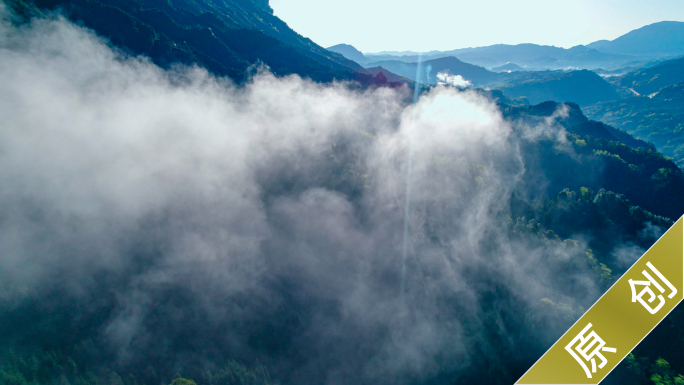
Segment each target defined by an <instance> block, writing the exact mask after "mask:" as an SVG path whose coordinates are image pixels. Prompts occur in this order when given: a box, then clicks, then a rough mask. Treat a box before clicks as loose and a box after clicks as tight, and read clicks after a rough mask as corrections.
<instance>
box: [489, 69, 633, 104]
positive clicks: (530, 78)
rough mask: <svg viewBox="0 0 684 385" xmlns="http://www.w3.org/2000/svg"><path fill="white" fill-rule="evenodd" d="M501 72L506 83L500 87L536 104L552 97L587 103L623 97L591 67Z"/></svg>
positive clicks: (509, 94) (508, 92)
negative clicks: (579, 69)
mask: <svg viewBox="0 0 684 385" xmlns="http://www.w3.org/2000/svg"><path fill="white" fill-rule="evenodd" d="M500 75H502V76H501V79H502V80H501V82H502V83H501V84H499V85H498V86H497V88H499V89H500V90H502V91H503V92H504V94H505V95H506V96H509V97H513V98H515V97H521V96H525V97H527V98H528V99H529V101H530V103H532V104H536V103H541V102H544V101H547V100H552V101H556V102H565V101H573V102H575V103H577V104H579V105H580V106H586V105H590V104H594V103H598V102H600V101H607V100H614V99H618V98H620V94H619V93H618V91H617V87H616V86H614V85H612V84H610V83H608V82H607V81H606V80H605V79H603V78H602V77H601V76H599V75H597V74H596V73H594V72H592V71H588V70H581V71H538V72H514V73H510V74H500Z"/></svg>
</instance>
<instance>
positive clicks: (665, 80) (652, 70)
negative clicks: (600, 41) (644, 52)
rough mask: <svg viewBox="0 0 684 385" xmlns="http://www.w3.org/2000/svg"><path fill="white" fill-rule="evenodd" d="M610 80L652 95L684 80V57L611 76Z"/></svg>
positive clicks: (643, 93) (640, 92) (621, 85)
mask: <svg viewBox="0 0 684 385" xmlns="http://www.w3.org/2000/svg"><path fill="white" fill-rule="evenodd" d="M608 81H609V82H611V83H613V84H616V85H619V86H620V87H625V88H631V89H633V90H635V91H636V92H638V93H639V94H641V95H650V94H652V93H654V92H656V91H658V90H659V89H661V88H662V87H665V86H669V85H672V84H675V83H679V82H683V81H684V57H681V58H678V59H672V60H667V61H664V62H662V63H659V64H657V65H654V66H652V67H649V68H645V69H640V70H637V71H633V72H629V73H627V74H624V75H622V76H615V77H611V78H608Z"/></svg>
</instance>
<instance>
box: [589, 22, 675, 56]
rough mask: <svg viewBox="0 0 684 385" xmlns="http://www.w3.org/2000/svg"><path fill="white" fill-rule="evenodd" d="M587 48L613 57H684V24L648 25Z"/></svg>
mask: <svg viewBox="0 0 684 385" xmlns="http://www.w3.org/2000/svg"><path fill="white" fill-rule="evenodd" d="M587 47H589V48H593V49H596V50H599V51H602V52H606V53H610V54H615V55H631V56H641V57H648V58H655V57H666V56H679V55H684V22H680V21H661V22H659V23H653V24H649V25H647V26H644V27H641V28H639V29H635V30H633V31H631V32H628V33H626V34H624V35H622V36H620V37H618V38H617V39H615V40H612V41H609V40H599V41H595V42H593V43H591V44H587Z"/></svg>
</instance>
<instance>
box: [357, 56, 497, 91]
mask: <svg viewBox="0 0 684 385" xmlns="http://www.w3.org/2000/svg"><path fill="white" fill-rule="evenodd" d="M366 66H367V67H371V66H373V67H376V66H381V67H383V68H387V69H388V70H390V71H392V72H393V73H395V74H397V75H399V76H403V77H406V78H409V79H411V80H414V81H415V80H416V72H417V69H418V64H417V63H406V62H402V61H398V60H388V61H379V62H371V63H367V64H366ZM440 72H448V73H449V74H451V75H461V76H462V77H463V78H464V79H466V80H468V81H470V82H472V83H473V84H474V85H483V84H488V83H489V82H491V81H493V80H495V79H496V78H497V77H498V75H497V74H495V73H493V72H491V71H488V70H486V69H485V68H482V67H480V66H476V65H472V64H468V63H464V62H462V61H460V60H458V59H457V58H455V57H444V58H439V59H432V60H426V61H424V62H422V64H421V81H422V82H426V83H428V84H437V82H438V79H437V74H438V73H440Z"/></svg>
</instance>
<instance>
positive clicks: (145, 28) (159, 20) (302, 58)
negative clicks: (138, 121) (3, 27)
mask: <svg viewBox="0 0 684 385" xmlns="http://www.w3.org/2000/svg"><path fill="white" fill-rule="evenodd" d="M13 1H14V4H20V3H22V2H30V1H31V0H13ZM33 4H35V5H36V6H37V7H38V8H40V9H45V10H52V9H60V10H61V11H62V12H63V13H64V14H65V15H67V16H68V17H69V18H70V19H71V20H73V21H77V22H79V23H82V24H83V25H84V26H86V27H89V28H92V29H93V30H95V31H96V32H97V33H98V34H99V35H101V36H103V37H106V38H108V39H109V40H110V41H111V42H112V43H113V44H115V45H116V46H118V47H121V48H123V49H125V50H126V51H128V52H131V53H133V54H136V55H146V56H149V57H150V58H152V60H154V62H155V63H157V64H159V65H161V66H168V65H171V64H173V63H176V62H180V63H185V64H198V65H200V66H202V67H205V68H207V69H208V70H210V71H212V72H214V73H216V74H219V75H226V76H229V77H231V78H233V79H234V80H236V81H242V79H243V78H244V75H245V72H246V71H247V69H248V68H249V67H250V66H252V65H254V64H256V63H259V62H261V63H265V64H266V65H268V66H269V67H270V68H271V70H272V71H273V72H275V73H276V74H280V75H287V74H292V73H295V74H299V75H301V76H305V77H310V78H312V79H314V80H319V81H331V80H333V79H334V78H338V79H355V78H361V79H365V78H364V77H363V75H361V76H359V75H357V74H359V73H360V74H368V75H369V73H368V72H367V71H365V70H364V69H363V68H362V67H361V66H359V65H358V64H356V63H354V62H352V61H350V60H348V59H345V58H344V57H343V56H341V55H338V54H335V53H331V52H330V51H327V50H325V49H324V48H322V47H320V46H318V45H316V44H315V43H314V42H312V41H311V40H309V39H306V38H304V37H302V36H301V35H299V34H297V33H296V32H295V31H293V30H292V29H290V28H289V27H288V26H287V24H285V23H284V22H283V21H282V20H280V19H278V18H277V17H276V16H274V15H273V14H272V10H271V9H270V7H268V2H266V1H257V2H253V1H251V0H236V1H231V2H218V3H212V2H194V1H186V0H177V1H174V2H164V1H157V0H154V1H152V2H149V1H136V0H35V1H33Z"/></svg>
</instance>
